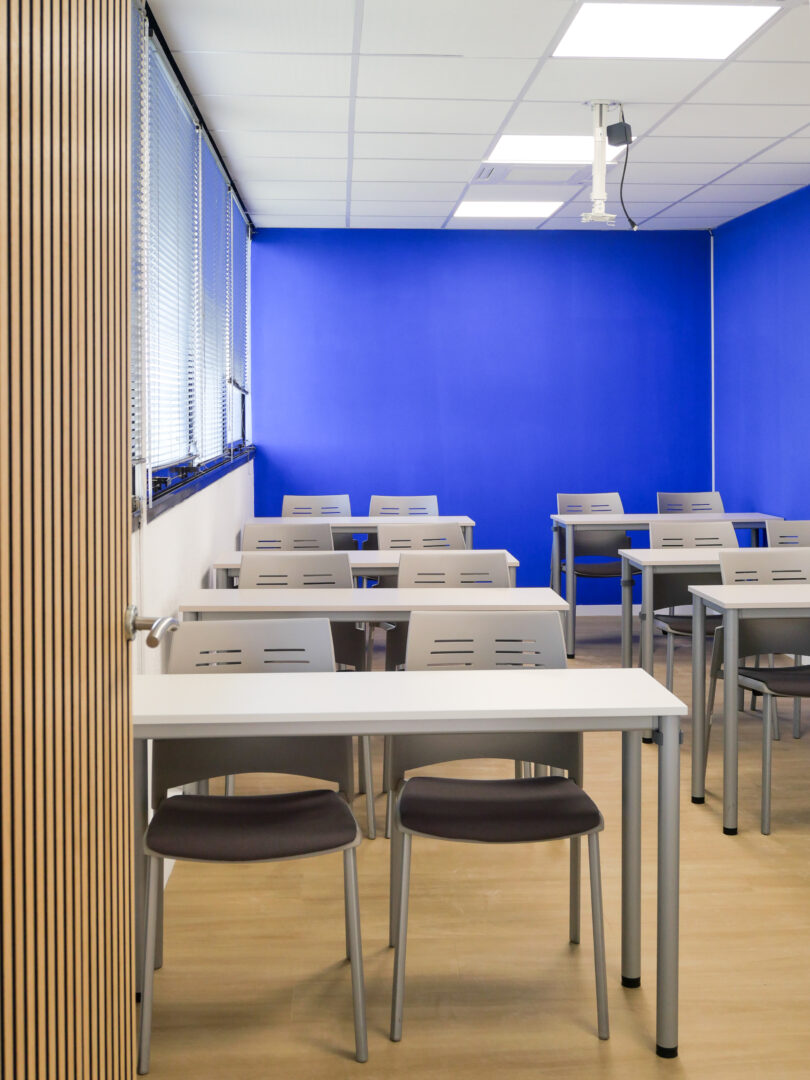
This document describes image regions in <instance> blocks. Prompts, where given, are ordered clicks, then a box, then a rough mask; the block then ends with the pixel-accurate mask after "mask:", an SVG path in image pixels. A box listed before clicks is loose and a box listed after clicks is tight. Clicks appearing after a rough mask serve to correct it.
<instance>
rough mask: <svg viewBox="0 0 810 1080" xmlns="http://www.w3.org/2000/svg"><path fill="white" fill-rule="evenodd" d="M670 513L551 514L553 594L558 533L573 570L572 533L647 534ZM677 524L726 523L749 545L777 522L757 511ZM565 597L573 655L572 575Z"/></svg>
mask: <svg viewBox="0 0 810 1080" xmlns="http://www.w3.org/2000/svg"><path fill="white" fill-rule="evenodd" d="M675 516H676V515H674V514H552V515H551V529H552V538H551V587H552V589H554V590H555V591H556V592H560V590H561V577H562V568H561V555H560V551H561V544H560V533H561V532H562V531H563V530H564V531H565V561H566V565H567V566H571V567H573V563H574V551H575V534H576V532H577V531H579V530H586V529H590V530H594V529H617V530H619V529H627V530H629V531H631V532H649V529H650V524H651V523H652V522H653V521H672V519H673V517H675ZM677 518H678V520H679V521H730V522H731V523H732V524H733V525H734V527H735V528H737V529H750V530H751V543H752V545H754V546H757V545H758V544H759V530H760V529H761V528H763V527H764V525H765V523H766V522H767V521H773V520H776V521H781V520H782V519H781V518H780V517H779V516H778V515H776V514H761V513H759V512H758V511H750V512H743V513H739V514H714V513H711V512H701V513H699V514H678V515H677ZM565 598H566V600H567V601H568V619H567V621H566V629H565V644H566V652H567V653H568V655H569V656H573V655H574V652H575V648H576V606H577V579H576V575H575V574H574V573H573V572H572V573H569V574H566V575H565Z"/></svg>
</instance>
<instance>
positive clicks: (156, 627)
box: [124, 604, 180, 649]
mask: <svg viewBox="0 0 810 1080" xmlns="http://www.w3.org/2000/svg"><path fill="white" fill-rule="evenodd" d="M179 625H180V624H179V623H178V621H177V619H175V618H173V617H172V616H171V615H161V616H159V617H158V618H156V619H155V618H153V617H151V616H149V615H139V614H138V609H137V608H136V607H135V605H134V604H130V605H129V607H128V608H127V611H126V615H125V616H124V628H125V630H126V635H127V639H128V640H129V641H133V640H134V639H135V634H136V633H137V632H138V631H139V630H147V631H148V633H147V635H146V644H147V645H148V646H149V648H150V649H156V648H157V647H158V645H160V643H161V641H162V640H163V638H164V637H165V636H166V634H167V633H169V631H172V630H176V629H177V627H178V626H179Z"/></svg>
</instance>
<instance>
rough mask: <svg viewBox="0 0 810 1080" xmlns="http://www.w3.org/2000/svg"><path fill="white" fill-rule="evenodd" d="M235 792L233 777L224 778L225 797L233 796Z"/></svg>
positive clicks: (234, 778)
mask: <svg viewBox="0 0 810 1080" xmlns="http://www.w3.org/2000/svg"><path fill="white" fill-rule="evenodd" d="M235 791H236V777H235V776H226V777H225V794H226V795H233V794H234V793H235Z"/></svg>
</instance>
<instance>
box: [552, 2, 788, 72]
mask: <svg viewBox="0 0 810 1080" xmlns="http://www.w3.org/2000/svg"><path fill="white" fill-rule="evenodd" d="M779 10H780V9H779V8H778V7H776V6H772V5H769V6H759V5H747V6H745V7H743V6H742V5H740V4H583V5H582V7H581V8H580V9H579V11H578V12H577V14H576V17H575V18H574V21H573V22H572V23H571V25H570V26H569V27H568V30H567V31H566V33H565V36H564V37H563V39H562V41H561V42H560V44H559V45H558V46H557V48H556V49H555V50H554V56H579V57H616V58H621V59H647V60H664V59H668V60H725V59H726V57H727V56H730V55H731V54H732V53H733V52H734V51H735V50H736V49H739V47H740V45H742V43H743V42H744V41H746V40H747V39H748V38H749V37H751V35H752V34H753V33H754V32H755V31H757V30H759V28H760V27H761V26H764V24H765V23H766V22H767V21H768V19H770V18H771V16H772V15H774V14H775V13H776V12H777V11H779Z"/></svg>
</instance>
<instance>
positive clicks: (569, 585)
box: [565, 525, 577, 657]
mask: <svg viewBox="0 0 810 1080" xmlns="http://www.w3.org/2000/svg"><path fill="white" fill-rule="evenodd" d="M574 532H575V530H574V526H573V525H566V526H565V599H566V600H567V601H568V621H567V622H566V624H565V651H566V653H567V654H568V656H569V657H573V655H574V653H575V652H576V639H577V575H576V574H575V573H574Z"/></svg>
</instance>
